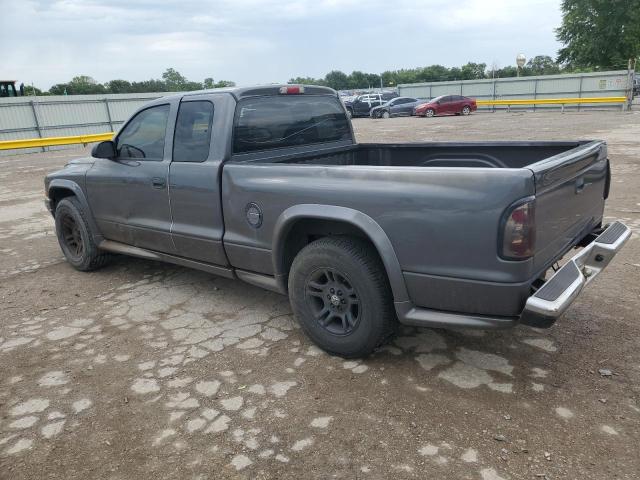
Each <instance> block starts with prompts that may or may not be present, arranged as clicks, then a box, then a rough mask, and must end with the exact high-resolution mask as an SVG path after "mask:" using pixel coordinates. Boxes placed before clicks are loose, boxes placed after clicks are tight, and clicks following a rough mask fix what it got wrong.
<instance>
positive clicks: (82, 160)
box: [65, 157, 96, 167]
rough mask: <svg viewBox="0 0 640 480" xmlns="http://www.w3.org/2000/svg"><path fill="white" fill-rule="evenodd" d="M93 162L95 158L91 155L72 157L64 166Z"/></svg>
mask: <svg viewBox="0 0 640 480" xmlns="http://www.w3.org/2000/svg"><path fill="white" fill-rule="evenodd" d="M95 162H96V159H95V158H93V157H84V158H74V159H73V160H69V162H67V164H66V165H65V167H67V166H72V165H93V164H94V163H95Z"/></svg>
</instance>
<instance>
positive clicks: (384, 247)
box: [272, 204, 409, 308]
mask: <svg viewBox="0 0 640 480" xmlns="http://www.w3.org/2000/svg"><path fill="white" fill-rule="evenodd" d="M309 218H314V219H319V220H334V221H336V220H337V221H342V222H345V223H349V224H351V225H353V226H355V227H357V228H359V229H360V230H362V231H363V232H364V233H365V234H366V235H367V237H368V238H369V240H371V242H372V243H373V245H374V246H375V248H376V250H377V251H378V254H379V255H380V258H381V259H382V263H383V264H384V268H385V270H386V272H387V277H388V279H389V284H390V286H391V290H392V292H393V298H394V301H395V303H396V308H397V307H398V304H399V303H405V302H409V294H408V292H407V287H406V285H405V283H404V277H403V275H402V269H401V268H400V262H399V261H398V258H397V257H396V252H395V250H394V249H393V245H392V244H391V241H390V240H389V237H387V234H386V233H385V232H384V230H383V229H382V227H380V225H378V223H377V222H376V221H375V220H374V219H372V218H371V217H370V216H368V215H366V214H364V213H362V212H360V211H358V210H354V209H352V208H347V207H339V206H335V205H317V204H301V205H294V206H293V207H289V208H287V209H286V210H285V211H284V212H282V214H281V215H280V217H278V220H277V221H276V224H275V227H274V231H273V243H272V245H273V271H274V273H275V278H276V282H278V286H279V288H280V289H281V291H283V292H286V290H287V288H286V287H287V286H286V281H287V273H288V272H287V271H286V265H285V258H284V257H285V256H284V253H285V252H284V244H285V239H286V238H287V235H288V233H289V231H290V230H291V228H292V227H293V225H294V224H295V223H296V221H298V220H302V219H309Z"/></svg>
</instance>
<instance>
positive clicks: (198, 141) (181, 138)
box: [173, 100, 213, 162]
mask: <svg viewBox="0 0 640 480" xmlns="http://www.w3.org/2000/svg"><path fill="white" fill-rule="evenodd" d="M212 123H213V104H212V103H211V102H209V101H200V100H198V101H187V102H184V101H183V102H182V103H180V109H179V110H178V119H177V121H176V129H175V134H174V140H173V161H174V162H204V161H205V160H206V159H207V158H208V157H209V146H210V143H211V124H212Z"/></svg>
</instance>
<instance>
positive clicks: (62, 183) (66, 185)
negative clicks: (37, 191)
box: [47, 178, 104, 244]
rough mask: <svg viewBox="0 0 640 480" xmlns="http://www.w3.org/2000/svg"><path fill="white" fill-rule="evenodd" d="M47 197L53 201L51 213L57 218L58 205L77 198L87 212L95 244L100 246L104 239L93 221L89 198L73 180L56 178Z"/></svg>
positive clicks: (51, 183)
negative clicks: (66, 199) (64, 200)
mask: <svg viewBox="0 0 640 480" xmlns="http://www.w3.org/2000/svg"><path fill="white" fill-rule="evenodd" d="M47 197H49V200H50V201H51V213H52V215H53V216H54V217H55V212H56V205H57V204H58V202H60V201H61V200H62V199H64V198H68V197H75V198H76V199H77V200H78V202H80V205H81V206H82V208H83V209H84V211H85V212H86V217H87V221H88V222H89V225H90V226H91V235H92V236H93V240H94V242H96V244H99V243H100V242H101V241H102V240H104V237H103V236H102V235H101V234H100V230H98V226H97V225H96V223H95V220H94V219H93V214H92V212H91V208H90V207H89V202H88V201H87V197H86V195H85V194H84V192H83V191H82V188H81V187H80V185H78V184H77V183H76V182H74V181H73V180H68V179H64V178H55V179H53V180H51V182H50V183H49V185H48V188H47Z"/></svg>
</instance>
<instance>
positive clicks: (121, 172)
mask: <svg viewBox="0 0 640 480" xmlns="http://www.w3.org/2000/svg"><path fill="white" fill-rule="evenodd" d="M176 104H177V101H174V105H172V104H171V102H170V101H167V103H164V104H158V105H153V106H151V107H148V108H145V109H144V110H141V111H140V112H138V113H137V114H136V115H134V116H133V117H132V118H131V119H130V120H129V121H128V122H127V124H126V125H125V126H124V127H123V128H122V130H121V131H120V133H118V135H117V137H116V138H115V139H114V141H115V143H116V149H117V152H118V156H117V157H116V158H114V159H112V160H110V159H104V158H97V159H95V163H94V164H93V166H92V167H91V169H90V170H89V171H88V172H87V175H86V188H87V194H88V197H89V204H90V205H91V210H92V213H93V216H94V218H95V220H96V223H97V225H98V228H99V229H100V231H101V232H102V234H103V235H104V237H105V238H107V239H109V240H115V241H118V242H123V243H126V244H129V245H134V246H137V247H142V248H147V249H150V250H155V251H159V252H172V251H173V242H172V241H171V233H170V228H171V211H170V209H169V192H168V189H167V175H168V172H169V163H170V160H171V138H172V136H173V135H172V130H173V129H172V128H171V126H170V124H171V123H172V122H170V116H171V114H172V113H173V114H174V115H175V112H174V110H175V108H176ZM166 139H168V140H166Z"/></svg>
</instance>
